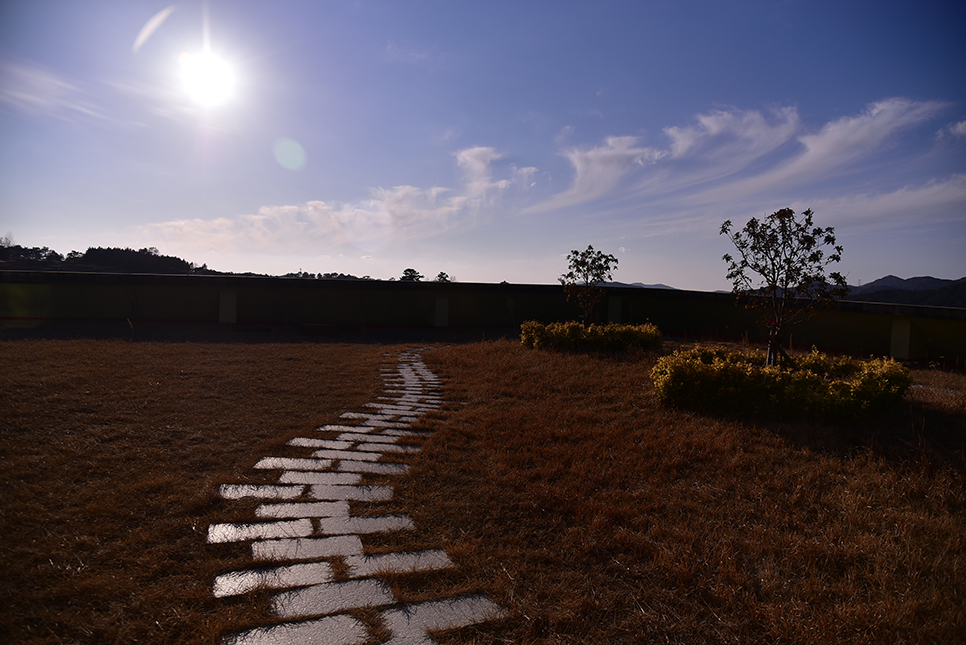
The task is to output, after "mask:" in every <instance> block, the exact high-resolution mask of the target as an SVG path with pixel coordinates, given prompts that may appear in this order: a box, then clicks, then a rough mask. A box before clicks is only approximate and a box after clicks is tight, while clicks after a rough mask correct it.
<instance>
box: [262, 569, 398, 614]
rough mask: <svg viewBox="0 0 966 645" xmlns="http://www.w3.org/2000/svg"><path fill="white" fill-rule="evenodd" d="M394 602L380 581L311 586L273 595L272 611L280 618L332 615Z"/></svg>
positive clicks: (367, 580) (389, 591)
mask: <svg viewBox="0 0 966 645" xmlns="http://www.w3.org/2000/svg"><path fill="white" fill-rule="evenodd" d="M395 602H396V597H395V596H393V595H392V591H391V590H390V589H389V585H387V584H386V583H385V582H383V581H382V580H374V579H372V578H367V579H364V580H348V581H346V582H330V583H326V584H321V585H313V586H311V587H304V588H302V589H294V590H292V591H283V592H281V593H278V594H276V595H275V598H274V599H273V600H272V609H273V610H274V612H275V614H276V615H277V616H279V617H280V618H299V617H303V616H320V615H324V614H334V613H337V612H340V611H345V610H347V609H359V608H361V607H381V606H384V605H391V604H393V603H395Z"/></svg>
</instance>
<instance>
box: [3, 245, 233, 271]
mask: <svg viewBox="0 0 966 645" xmlns="http://www.w3.org/2000/svg"><path fill="white" fill-rule="evenodd" d="M0 268H2V269H17V270H24V271H89V272H99V273H167V274H173V273H180V274H184V273H206V274H215V273H218V272H217V271H212V270H211V269H209V268H208V267H207V266H206V265H202V266H200V267H199V266H196V265H195V264H193V263H191V262H188V261H187V260H182V259H181V258H177V257H174V256H171V255H161V254H160V253H159V252H158V250H157V249H156V248H154V247H150V248H146V249H139V250H134V249H119V248H101V247H91V248H89V249H87V250H86V251H85V252H83V253H81V252H79V251H71V252H70V253H68V254H67V256H66V257H65V256H63V255H61V254H60V253H57V252H56V251H54V250H52V249H49V248H47V247H46V246H41V247H24V246H20V245H16V244H8V245H0Z"/></svg>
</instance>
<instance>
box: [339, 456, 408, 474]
mask: <svg viewBox="0 0 966 645" xmlns="http://www.w3.org/2000/svg"><path fill="white" fill-rule="evenodd" d="M339 470H341V471H343V472H348V473H373V474H376V475H398V474H400V473H404V472H406V471H407V470H409V466H407V465H406V464H384V463H376V462H372V461H350V460H349V459H343V460H342V461H340V462H339Z"/></svg>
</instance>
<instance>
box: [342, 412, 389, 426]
mask: <svg viewBox="0 0 966 645" xmlns="http://www.w3.org/2000/svg"><path fill="white" fill-rule="evenodd" d="M339 418H340V419H365V420H366V422H367V425H371V424H370V423H368V422H370V421H391V420H392V416H390V415H385V414H370V413H368V412H343V413H342V414H340V415H339Z"/></svg>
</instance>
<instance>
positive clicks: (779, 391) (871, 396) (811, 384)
mask: <svg viewBox="0 0 966 645" xmlns="http://www.w3.org/2000/svg"><path fill="white" fill-rule="evenodd" d="M764 361H765V355H764V352H762V351H749V352H739V351H729V350H726V349H723V348H720V347H702V346H696V347H694V348H693V349H690V350H687V351H677V352H674V353H673V354H671V355H670V356H664V357H662V358H661V359H659V360H658V362H657V365H655V366H654V369H653V370H652V371H651V379H652V380H653V381H654V386H655V387H656V388H657V391H658V394H659V395H660V397H661V399H662V400H663V401H665V402H667V403H670V404H671V405H675V406H678V407H685V408H691V409H696V410H701V411H705V412H712V413H724V414H740V415H759V414H761V415H768V416H777V417H786V418H801V417H811V418H815V417H843V418H844V417H855V416H859V415H861V414H865V413H867V412H869V411H873V410H876V409H881V408H883V407H886V406H888V405H890V404H892V403H895V402H897V401H899V400H900V399H901V398H902V396H903V394H905V392H906V390H907V389H908V388H909V386H910V385H911V384H912V379H911V378H910V376H909V370H907V369H906V368H905V367H903V366H902V365H900V364H899V363H897V362H895V361H894V360H892V359H891V358H889V359H873V360H868V361H858V362H856V361H853V360H852V359H849V358H835V357H829V356H826V355H825V354H822V353H821V352H819V351H818V350H816V349H814V348H813V349H812V352H811V353H810V354H808V355H806V356H803V357H801V358H800V359H798V369H795V370H782V369H780V368H778V367H765V366H763V364H764Z"/></svg>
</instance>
